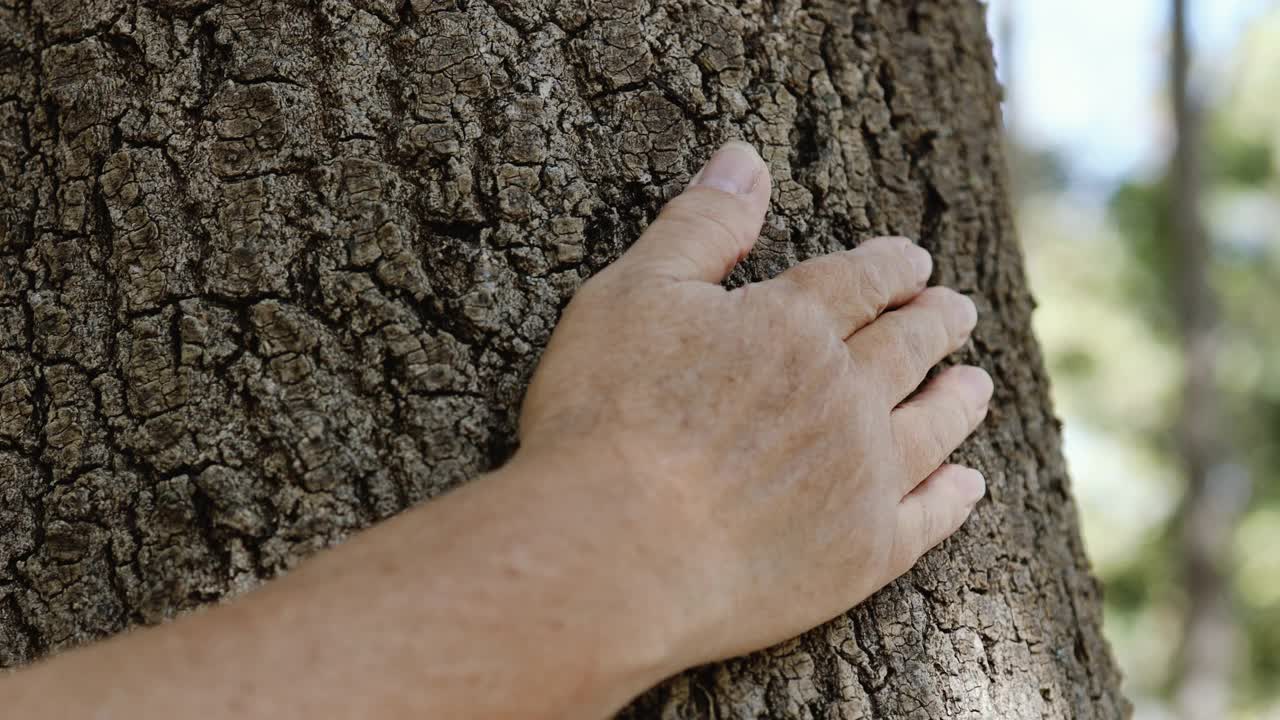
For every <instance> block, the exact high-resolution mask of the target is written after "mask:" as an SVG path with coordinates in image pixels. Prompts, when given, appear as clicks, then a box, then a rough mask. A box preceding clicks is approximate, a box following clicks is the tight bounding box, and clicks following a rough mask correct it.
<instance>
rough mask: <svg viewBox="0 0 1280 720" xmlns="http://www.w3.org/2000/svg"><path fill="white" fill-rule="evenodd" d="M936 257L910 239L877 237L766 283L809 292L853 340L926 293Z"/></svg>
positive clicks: (839, 327)
mask: <svg viewBox="0 0 1280 720" xmlns="http://www.w3.org/2000/svg"><path fill="white" fill-rule="evenodd" d="M931 272H933V259H932V258H931V257H930V256H929V253H928V252H927V251H926V250H925V249H924V248H922V247H920V246H919V245H916V244H915V243H913V242H911V241H910V240H907V239H906V238H896V237H882V238H873V239H871V240H867V241H866V242H864V243H862V244H861V245H859V246H858V247H856V248H854V249H853V250H847V251H844V252H837V253H832V254H830V255H823V256H822V257H817V258H813V259H812V260H806V261H805V262H802V263H800V264H799V265H796V266H795V267H793V268H791V269H789V270H787V271H786V272H784V273H782V274H781V275H779V276H778V277H777V278H774V279H773V280H770V281H769V282H768V283H766V284H777V283H791V284H793V285H795V286H797V287H799V288H801V289H803V290H804V291H806V292H808V293H810V294H811V295H812V296H813V297H815V298H816V299H817V300H818V302H820V303H821V304H822V305H823V307H825V308H827V310H828V311H829V312H830V313H831V315H832V317H834V318H835V320H836V324H837V327H836V331H837V332H839V333H840V334H841V335H840V336H841V337H845V338H847V337H849V336H850V335H852V334H853V333H854V332H855V331H857V330H858V329H859V328H861V327H863V326H865V325H867V324H868V323H870V322H871V321H873V320H875V319H876V318H877V317H879V316H880V313H882V312H884V311H885V310H886V309H888V308H892V307H897V306H898V305H901V304H902V303H904V302H906V301H908V300H910V299H911V298H913V297H915V296H916V295H917V294H919V293H920V291H921V290H923V289H924V286H925V283H927V282H928V281H929V274H930V273H931Z"/></svg>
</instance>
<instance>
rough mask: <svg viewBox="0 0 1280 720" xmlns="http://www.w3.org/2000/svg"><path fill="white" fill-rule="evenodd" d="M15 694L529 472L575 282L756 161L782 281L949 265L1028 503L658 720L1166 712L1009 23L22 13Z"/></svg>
mask: <svg viewBox="0 0 1280 720" xmlns="http://www.w3.org/2000/svg"><path fill="white" fill-rule="evenodd" d="M0 38H3V39H2V40H0V43H3V44H2V45H0V57H2V58H3V63H2V64H0V68H3V69H0V88H2V89H0V117H3V118H4V123H3V125H2V126H0V132H2V133H3V135H2V136H0V194H2V196H3V199H4V202H3V210H2V212H3V219H4V222H3V224H2V225H0V228H2V230H0V233H2V234H0V248H3V259H2V260H0V263H2V264H0V348H3V349H2V350H0V458H2V461H0V493H2V494H3V495H2V497H3V500H2V502H0V527H3V534H2V535H0V664H3V665H4V666H15V665H19V664H22V663H25V662H28V661H30V660H32V659H35V658H37V657H40V656H44V655H47V654H49V653H53V652H56V651H58V650H61V649H63V648H66V647H68V646H71V645H74V644H77V643H81V642H85V641H88V640H92V639H95V638H100V637H103V636H106V635H109V634H111V633H115V632H119V631H120V630H122V629H124V628H126V627H128V626H130V625H134V624H137V623H152V622H157V621H160V620H162V619H164V618H166V617H169V616H172V615H173V614H175V613H179V612H181V611H183V610H187V609H190V608H193V607H195V606H198V605H200V604H201V603H206V602H213V601H216V600H219V599H221V598H225V597H229V596H231V595H234V594H235V593H237V592H241V591H243V590H245V589H247V588H250V587H252V586H254V585H255V584H257V583H259V582H260V581H262V580H263V579H266V578H269V577H271V576H273V575H276V574H278V573H280V572H283V571H285V570H287V569H288V568H289V567H291V566H292V565H293V564H294V563H296V562H297V561H298V560H299V559H300V558H302V557H304V556H305V555H307V554H308V553H311V552H313V551H315V550H317V549H319V548H321V547H324V546H326V545H330V544H332V543H336V542H339V541H340V540H341V539H342V538H344V537H345V536H347V535H348V534H350V533H352V532H354V531H356V530H358V529H359V528H360V527H363V526H366V525H368V524H370V523H373V522H376V521H377V520H379V519H380V518H384V517H386V516H388V515H390V514H392V513H395V512H396V511H397V510H400V509H402V508H404V507H406V506H408V505H410V504H412V503H415V502H418V501H421V500H423V499H424V498H428V497H431V496H433V495H436V494H439V493H440V492H443V491H444V490H446V489H448V488H450V487H452V486H454V485H456V484H458V483H460V482H463V481H465V480H466V479H467V478H468V477H471V476H473V475H474V474H476V473H478V472H481V471H483V470H485V469H486V468H489V467H491V466H493V465H494V464H496V463H500V462H501V461H502V460H503V459H504V458H505V457H506V456H508V455H509V454H510V453H511V452H512V450H513V442H514V441H513V437H514V424H515V413H516V409H517V407H518V403H519V399H520V395H521V391H522V388H523V386H524V384H525V382H526V381H527V379H528V377H529V373H530V371H531V370H532V367H533V365H534V363H535V361H536V360H537V356H538V349H539V348H540V347H541V346H542V344H543V342H544V341H545V340H546V338H547V336H548V334H549V332H550V330H551V328H552V326H553V324H554V322H555V320H556V316H557V312H558V310H559V308H560V307H562V306H563V304H564V303H565V301H566V300H567V299H568V297H569V296H570V295H571V294H572V293H573V291H574V289H575V288H576V287H577V286H578V285H579V284H580V283H581V282H582V280H583V279H584V278H585V277H588V276H589V275H590V274H591V273H592V272H594V271H596V270H598V269H599V268H601V267H602V266H604V265H605V264H606V263H608V262H609V261H610V260H612V259H613V258H615V257H616V256H617V255H618V254H619V253H620V252H621V251H622V249H623V248H624V247H625V245H626V244H627V243H628V242H630V241H631V240H632V239H633V238H635V237H636V235H637V234H638V232H639V230H640V229H641V228H642V227H643V226H644V224H645V222H646V221H647V220H649V219H651V218H652V217H653V216H654V214H655V213H656V211H657V209H658V208H659V207H660V206H661V204H662V202H663V201H664V199H666V198H668V197H670V196H672V195H673V194H674V193H676V192H677V191H678V190H679V189H680V188H681V187H682V186H683V185H684V183H686V182H687V180H688V178H689V175H690V172H691V170H692V169H693V168H695V167H696V166H697V165H698V164H699V163H700V162H701V160H703V159H705V157H706V156H707V155H708V154H709V152H710V150H711V149H712V148H713V147H714V146H716V145H717V144H719V143H720V142H721V141H723V140H726V139H729V138H734V137H742V138H745V139H748V140H749V141H751V142H753V143H755V144H757V145H758V146H759V147H761V148H762V152H763V154H764V156H765V157H766V159H767V160H768V161H769V163H770V165H771V168H772V172H773V176H774V178H775V182H776V191H775V197H774V204H773V212H772V213H771V215H770V218H769V220H768V221H767V227H766V230H765V235H764V238H763V240H762V242H761V243H760V245H759V248H758V250H757V251H756V253H755V254H754V256H753V257H751V258H749V259H748V260H747V261H746V262H744V263H743V264H742V266H741V267H740V268H738V269H737V270H736V271H735V272H734V274H733V276H732V278H731V280H730V282H733V283H741V282H746V281H749V280H754V279H759V278H764V277H767V276H770V275H772V274H774V273H776V272H778V271H779V270H781V269H782V268H784V267H786V266H788V265H790V264H792V263H794V262H796V261H797V260H800V259H803V258H805V257H809V256H812V255H815V254H819V253H822V252H826V251H830V250H834V249H837V248H841V247H850V246H852V245H854V244H856V243H857V242H858V241H859V240H860V239H862V238H866V237H869V236H872V235H876V234H893V233H897V234H905V235H908V236H912V237H916V238H919V239H920V241H921V242H922V243H923V244H924V245H925V246H927V247H929V248H930V249H931V250H933V251H934V252H935V254H936V257H937V258H938V263H937V277H936V279H937V280H938V281H941V282H945V283H948V284H950V285H952V286H954V287H957V288H958V289H961V290H962V291H966V292H969V293H972V294H973V295H974V297H975V298H976V299H977V300H978V303H979V306H980V308H981V310H982V313H983V319H982V322H981V324H980V325H979V327H978V329H977V331H976V333H975V336H974V341H973V347H972V349H971V350H969V351H967V354H966V360H968V361H970V362H976V363H979V364H982V365H983V366H985V367H986V368H987V369H988V370H990V371H991V373H992V375H993V376H994V377H995V379H996V384H997V391H996V399H995V402H994V405H993V412H992V415H991V418H990V419H989V420H988V423H987V425H986V427H985V429H984V430H983V431H981V432H980V434H979V435H978V436H977V438H976V439H975V440H974V441H972V442H970V443H969V444H968V445H967V446H966V447H965V448H964V449H962V451H961V455H962V456H963V457H962V459H963V461H965V462H966V463H969V464H973V465H975V466H976V467H978V468H980V469H981V470H983V471H984V472H985V473H986V475H987V477H988V479H989V483H990V491H989V498H988V499H987V500H984V501H983V503H982V504H981V505H980V506H979V509H978V511H977V513H976V516H975V517H974V518H973V519H971V520H970V522H969V524H968V526H967V528H966V529H965V530H964V531H962V533H961V534H960V535H959V536H957V537H956V538H955V539H953V540H952V541H949V542H948V543H947V544H945V545H944V546H943V547H942V548H940V549H939V550H937V551H935V552H934V553H932V554H931V555H930V556H928V557H927V558H926V559H925V560H924V561H923V562H922V564H921V565H920V567H918V568H917V569H916V570H915V571H914V572H912V573H911V574H910V575H908V576H906V577H905V578H903V579H901V580H900V581H898V582H896V583H895V584H894V585H892V586H891V587H889V588H887V589H885V590H884V591H882V592H881V593H879V594H878V595H877V596H875V597H874V598H873V599H872V600H870V601H869V602H867V603H865V604H864V605H862V606H860V607H858V608H856V609H854V610H852V611H851V612H849V613H848V614H846V615H844V616H842V617H841V618H839V619H837V620H836V621H834V622H832V623H831V624H829V625H827V626H825V627H823V628H820V629H818V630H815V631H813V632H811V633H809V634H807V635H805V636H804V637H801V638H799V639H797V640H795V641H792V642H790V643H787V644H785V645H783V646H780V647H778V648H774V649H772V650H769V651H766V652H762V653H758V654H756V655H754V656H751V657H748V658H744V659H739V660H735V661H732V662H728V663H724V664H721V665H717V666H714V667H706V668H700V669H697V670H695V671H693V672H690V673H688V674H686V675H684V676H682V677H680V678H677V679H674V680H673V681H671V682H669V683H666V684H664V685H663V686H662V687H660V688H657V689H655V690H654V691H653V692H651V693H649V694H648V695H646V696H645V697H643V698H641V699H640V700H639V701H637V703H636V704H635V705H633V706H632V707H631V708H629V709H628V710H627V711H625V712H624V716H626V717H636V718H638V717H677V718H694V717H734V718H756V717H778V718H792V717H794V718H809V717H812V718H858V717H903V718H906V717H957V716H982V717H1073V718H1113V717H1120V716H1123V715H1125V714H1127V705H1126V703H1125V702H1124V701H1123V700H1122V699H1121V697H1120V695H1119V693H1118V676H1117V672H1116V670H1115V667H1114V665H1113V662H1112V660H1111V657H1110V653H1109V650H1108V648H1107V645H1106V642H1105V641H1104V640H1103V638H1102V635H1101V631H1100V612H1099V600H1098V598H1099V589H1098V585H1097V583H1096V581H1095V580H1094V579H1093V578H1092V576H1091V575H1090V572H1089V569H1088V565H1087V561H1086V559H1085V555H1084V549H1083V547H1082V545H1081V541H1080V537H1079V534H1078V531H1077V521H1076V514H1075V506H1074V504H1073V502H1072V499H1071V495H1070V491H1069V485H1068V479H1067V474H1066V470H1065V467H1064V464H1063V460H1062V457H1061V454H1060V450H1059V446H1060V431H1059V426H1058V424H1057V422H1056V421H1055V420H1054V418H1053V415H1052V412H1051V410H1050V407H1049V398H1048V390H1047V379H1046V376H1045V373H1044V370H1043V365H1042V362H1041V358H1040V353H1039V350H1038V348H1037V345H1036V343H1035V341H1034V339H1033V337H1032V335H1031V332H1030V313H1031V309H1032V305H1033V303H1032V300H1031V298H1030V295H1029V293H1028V291H1027V288H1026V285H1025V281H1024V277H1023V272H1022V265H1021V263H1022V261H1021V256H1020V253H1019V250H1018V247H1017V244H1016V241H1015V237H1014V230H1013V225H1012V221H1011V217H1010V210H1009V206H1008V201H1007V199H1006V195H1007V191H1008V188H1007V181H1006V176H1005V169H1004V161H1003V156H1002V153H1001V150H1000V128H999V126H1000V119H999V109H998V103H997V98H998V95H999V89H998V87H997V85H996V83H995V80H994V73H993V67H992V59H991V49H990V45H989V42H988V40H987V38H986V30H985V26H984V20H983V7H982V6H981V5H980V4H979V3H977V2H972V1H970V0H950V1H944V0H919V1H918V2H913V3H905V2H904V3H883V2H876V1H874V0H864V1H863V2H851V3H837V2H812V3H799V2H780V3H765V2H748V3H745V4H743V5H741V6H737V5H730V4H727V3H718V2H712V3H692V2H684V1H681V0H590V1H589V0H567V1H565V2H550V1H527V0H526V1H524V2H512V1H511V0H489V2H476V1H475V0H448V1H445V0H412V2H407V3H406V2H399V1H398V0H363V1H360V2H354V3H338V2H327V1H326V2H300V1H298V2H286V1H284V0H266V1H265V2H257V1H256V0H254V1H252V2H250V1H248V0H225V1H223V2H204V1H202V0H147V1H145V2H129V1H128V0H94V1H93V2H80V3H74V2H57V3H55V2H45V1H43V0H31V1H30V2H25V3H19V4H17V5H16V6H13V5H5V6H0Z"/></svg>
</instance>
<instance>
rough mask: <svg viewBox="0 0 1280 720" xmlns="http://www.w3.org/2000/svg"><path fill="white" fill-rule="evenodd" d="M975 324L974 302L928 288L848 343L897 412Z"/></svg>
mask: <svg viewBox="0 0 1280 720" xmlns="http://www.w3.org/2000/svg"><path fill="white" fill-rule="evenodd" d="M977 322H978V311H977V308H976V307H975V306H974V304H973V301H972V300H970V299H969V298H967V297H965V296H964V295H961V294H960V293H958V292H956V291H955V290H952V289H950V288H944V287H931V288H929V289H927V290H925V291H924V292H922V293H920V294H919V295H917V296H916V297H915V298H914V299H912V300H911V302H909V303H907V304H906V305H903V306H902V307H901V308H899V309H897V310H893V311H890V312H887V313H885V314H884V315H881V316H880V317H879V319H877V320H876V321H875V322H873V323H871V324H870V325H868V326H866V327H864V328H862V329H861V330H859V331H858V332H856V333H854V335H853V337H851V338H849V340H848V341H847V342H846V345H848V347H849V350H850V352H852V353H853V357H854V360H855V362H856V363H857V365H858V367H859V368H860V369H861V370H862V371H863V372H866V373H869V374H870V375H871V376H872V377H871V378H870V380H871V384H872V387H876V388H880V389H881V391H882V392H883V393H884V395H885V400H887V401H888V402H889V404H890V406H896V405H897V404H898V403H900V402H902V400H903V399H904V398H906V397H907V396H908V395H910V394H911V393H912V392H913V391H914V390H915V389H916V388H917V387H918V386H919V385H920V381H922V380H924V376H925V374H926V373H928V372H929V368H931V367H933V366H934V365H937V364H938V362H939V361H941V360H942V359H943V358H944V357H946V356H947V355H950V354H951V353H952V352H955V351H956V350H958V349H959V348H960V347H961V346H962V345H964V343H965V341H966V340H968V338H969V333H970V332H972V331H973V327H974V325H975V324H977Z"/></svg>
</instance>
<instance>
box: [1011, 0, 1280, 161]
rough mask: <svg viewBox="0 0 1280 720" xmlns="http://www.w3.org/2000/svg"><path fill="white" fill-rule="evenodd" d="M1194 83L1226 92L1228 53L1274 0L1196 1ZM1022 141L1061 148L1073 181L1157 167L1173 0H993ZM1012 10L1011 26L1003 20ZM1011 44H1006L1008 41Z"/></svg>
mask: <svg viewBox="0 0 1280 720" xmlns="http://www.w3.org/2000/svg"><path fill="white" fill-rule="evenodd" d="M1189 2H1190V13H1191V14H1190V18H1191V24H1190V27H1191V35H1192V44H1193V53H1194V56H1195V59H1196V66H1195V70H1194V73H1195V74H1194V76H1193V78H1194V79H1193V82H1194V83H1195V84H1196V86H1197V87H1198V88H1199V89H1200V90H1201V91H1202V92H1206V93H1212V92H1215V91H1220V90H1221V89H1222V88H1221V85H1222V83H1221V79H1222V77H1223V76H1224V75H1225V74H1226V73H1225V71H1226V70H1227V69H1228V67H1227V66H1226V64H1227V63H1229V62H1230V58H1231V51H1232V50H1233V49H1234V48H1235V47H1236V45H1237V43H1238V42H1239V40H1240V37H1241V35H1242V33H1243V32H1244V31H1245V30H1247V29H1248V26H1249V23H1250V22H1251V21H1252V20H1254V19H1255V18H1257V17H1258V16H1260V15H1261V14H1262V12H1264V11H1265V10H1267V9H1269V8H1271V7H1274V6H1275V4H1276V0H1189ZM988 5H989V6H990V15H989V17H990V20H991V27H992V36H993V37H994V38H995V40H996V56H997V59H998V60H999V62H1000V64H1001V68H1002V69H1001V74H1002V77H1003V78H1004V79H1006V80H1008V81H1010V83H1011V87H1010V91H1009V102H1008V104H1007V106H1006V113H1007V120H1008V123H1009V126H1010V129H1011V130H1012V131H1013V132H1014V133H1015V134H1016V135H1017V137H1018V139H1019V140H1020V141H1021V142H1023V143H1026V144H1028V145H1031V146H1033V147H1037V148H1041V149H1052V150H1057V151H1058V152H1059V153H1060V154H1061V156H1062V159H1063V160H1065V161H1066V163H1067V167H1068V169H1069V171H1070V172H1071V174H1072V176H1073V177H1074V179H1077V180H1083V181H1086V182H1093V183H1101V184H1104V185H1106V184H1111V183H1114V182H1116V181H1117V180H1119V179H1120V178H1122V177H1124V176H1126V175H1129V174H1131V173H1134V172H1137V173H1142V172H1144V171H1147V170H1150V169H1152V168H1154V167H1157V166H1158V165H1159V164H1160V162H1161V159H1162V158H1161V156H1160V153H1161V152H1164V150H1163V149H1164V148H1166V147H1167V146H1168V143H1167V139H1168V134H1169V129H1168V123H1167V122H1166V113H1165V106H1164V103H1165V99H1164V95H1163V92H1162V91H1163V88H1164V84H1165V75H1166V70H1165V62H1166V60H1165V58H1166V57H1167V48H1168V13H1169V0H989V1H988ZM1005 12H1012V19H1013V23H1012V27H1013V33H1012V38H1011V42H1007V43H1006V41H1008V40H1010V38H1006V37H1002V36H1001V32H1000V22H999V18H1000V17H1001V14H1002V13H1005ZM1006 44H1008V47H1006V46H1005V45H1006Z"/></svg>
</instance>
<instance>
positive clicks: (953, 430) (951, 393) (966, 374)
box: [890, 365, 992, 495]
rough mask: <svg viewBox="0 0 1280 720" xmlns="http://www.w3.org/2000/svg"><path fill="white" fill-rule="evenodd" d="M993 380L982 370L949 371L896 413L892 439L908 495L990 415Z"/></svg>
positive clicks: (893, 415) (957, 369) (892, 418)
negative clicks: (906, 478)
mask: <svg viewBox="0 0 1280 720" xmlns="http://www.w3.org/2000/svg"><path fill="white" fill-rule="evenodd" d="M991 391H992V384H991V376H990V375H988V374H987V371H986V370H983V369H982V368H978V367H973V366H971V365H960V366H957V367H953V368H947V369H946V370H944V371H943V372H942V374H940V375H938V377H936V378H934V379H933V380H931V381H930V382H929V384H928V385H926V386H925V387H924V389H923V390H921V391H920V392H919V393H918V394H917V395H916V396H915V397H913V398H911V399H910V400H908V401H907V402H906V403H904V404H903V405H902V406H901V407H899V408H898V409H896V410H894V411H893V414H892V415H891V416H890V418H891V422H892V423H893V436H894V438H895V439H896V440H897V442H898V449H899V451H900V452H901V453H902V460H903V463H904V466H905V467H906V470H907V476H908V482H909V484H908V485H907V486H906V487H903V488H901V490H902V493H903V494H904V495H905V494H906V493H908V492H910V491H911V489H912V488H914V487H915V486H916V484H917V483H919V482H920V480H921V479H922V478H924V477H925V476H926V475H928V474H929V473H930V472H932V471H933V470H935V469H936V468H937V467H938V466H939V465H941V464H942V463H943V461H945V460H946V459H947V456H948V455H950V454H951V453H952V452H953V451H954V450H955V449H956V448H957V447H960V443H962V442H964V439H965V438H967V437H969V435H970V434H972V433H973V431H974V430H975V429H977V427H978V425H979V424H980V423H981V422H982V419H983V418H985V417H986V416H987V403H988V402H990V401H991Z"/></svg>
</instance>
